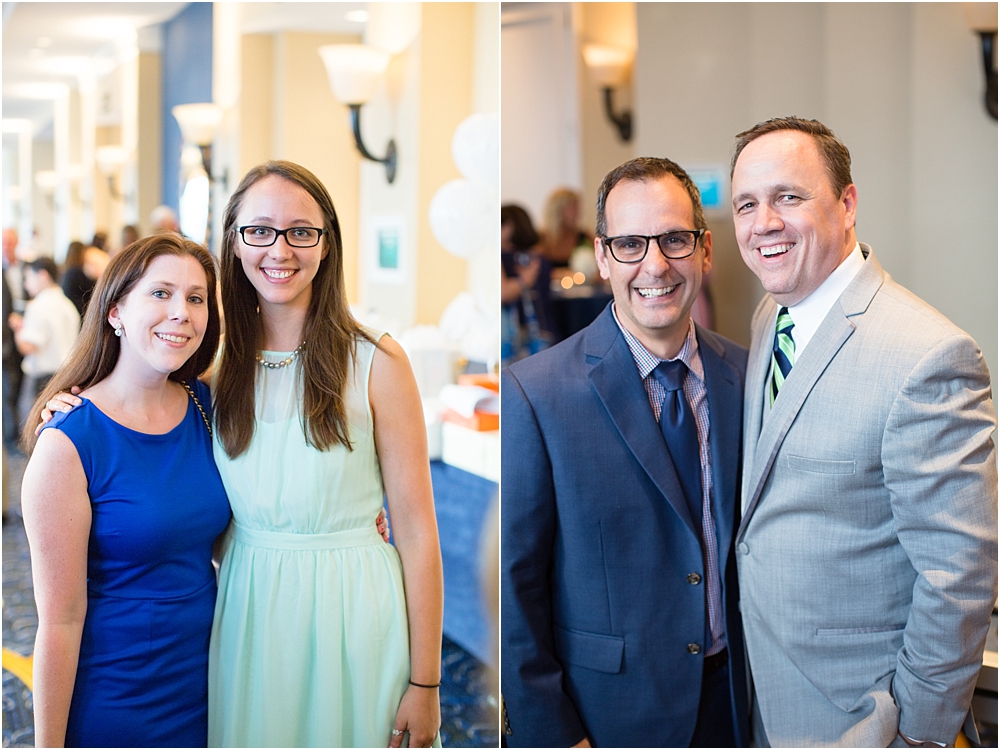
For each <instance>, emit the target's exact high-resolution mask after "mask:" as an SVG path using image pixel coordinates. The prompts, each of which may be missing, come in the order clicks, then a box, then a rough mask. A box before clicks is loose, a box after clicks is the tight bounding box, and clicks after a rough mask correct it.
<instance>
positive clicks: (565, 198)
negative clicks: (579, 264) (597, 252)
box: [542, 188, 594, 268]
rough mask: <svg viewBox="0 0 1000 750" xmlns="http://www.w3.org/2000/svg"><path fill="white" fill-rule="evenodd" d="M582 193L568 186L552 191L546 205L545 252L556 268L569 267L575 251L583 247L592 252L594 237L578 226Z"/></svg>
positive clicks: (543, 247)
mask: <svg viewBox="0 0 1000 750" xmlns="http://www.w3.org/2000/svg"><path fill="white" fill-rule="evenodd" d="M579 223H580V195H579V193H577V192H575V191H573V190H570V189H569V188H559V189H557V190H555V191H553V192H552V194H551V195H550V196H549V199H548V201H547V202H546V204H545V225H544V232H543V237H542V253H543V254H544V255H545V257H546V258H548V259H549V262H550V263H552V265H553V266H554V267H556V268H562V267H566V266H569V264H570V259H571V258H572V257H573V251H574V250H576V249H577V248H579V247H583V248H584V249H585V250H586V252H587V253H588V254H589V255H591V256H592V255H593V253H594V250H593V241H594V240H593V237H591V236H590V235H589V234H587V233H586V232H584V231H583V230H581V229H580V227H579Z"/></svg>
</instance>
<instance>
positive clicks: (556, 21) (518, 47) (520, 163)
mask: <svg viewBox="0 0 1000 750" xmlns="http://www.w3.org/2000/svg"><path fill="white" fill-rule="evenodd" d="M572 15H573V7H572V5H571V4H570V3H504V4H503V9H502V12H501V18H500V28H501V32H500V40H501V43H500V70H501V95H500V113H501V129H500V202H501V203H519V204H520V205H522V206H524V207H525V208H526V209H527V210H528V213H529V214H531V217H532V219H533V220H534V221H535V223H536V226H537V225H540V223H541V219H542V210H543V209H544V207H545V200H546V198H547V197H548V195H549V193H550V192H552V190H553V189H555V188H557V187H561V186H567V187H572V188H577V189H580V188H582V187H583V185H582V179H583V177H582V175H583V163H582V153H581V135H580V127H581V126H580V115H579V106H578V91H577V86H578V75H577V70H576V59H577V44H576V41H575V36H574V34H573V23H572ZM585 202H586V199H585Z"/></svg>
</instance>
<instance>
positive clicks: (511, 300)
mask: <svg viewBox="0 0 1000 750" xmlns="http://www.w3.org/2000/svg"><path fill="white" fill-rule="evenodd" d="M537 244H538V233H537V232H536V231H535V228H534V227H533V226H532V224H531V218H530V217H529V216H528V213H527V211H525V210H524V209H523V208H521V206H518V205H515V204H512V203H509V204H507V205H505V206H501V208H500V262H501V264H502V266H503V278H502V280H501V282H500V302H501V304H502V306H503V310H502V316H503V320H502V325H501V353H500V358H501V360H502V361H503V363H504V364H510V363H511V362H515V361H517V360H519V359H522V358H523V357H527V356H528V355H529V354H535V353H536V352H539V351H541V350H542V349H544V348H545V347H547V346H549V345H550V344H551V343H553V341H554V339H555V336H554V334H553V330H554V329H553V328H552V325H551V321H552V315H551V299H550V296H549V280H550V277H551V272H552V266H551V264H550V263H549V261H548V259H547V258H544V257H543V256H542V255H540V254H539V253H538V252H537V251H536V248H535V246H536V245H537Z"/></svg>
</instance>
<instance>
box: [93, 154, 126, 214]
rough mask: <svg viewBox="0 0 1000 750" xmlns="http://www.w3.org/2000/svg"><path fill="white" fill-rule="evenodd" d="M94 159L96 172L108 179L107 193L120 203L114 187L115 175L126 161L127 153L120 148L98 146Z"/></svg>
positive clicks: (119, 194) (116, 189) (116, 188)
mask: <svg viewBox="0 0 1000 750" xmlns="http://www.w3.org/2000/svg"><path fill="white" fill-rule="evenodd" d="M94 158H95V159H96V160H97V169H98V171H100V173H101V174H102V175H104V176H105V177H107V178H108V191H109V192H110V193H111V197H112V198H114V199H115V200H116V201H120V200H121V199H122V196H121V193H119V192H118V187H117V186H116V185H115V175H116V174H117V173H118V170H119V169H121V168H122V166H123V165H124V164H125V162H126V161H128V152H126V151H125V149H124V148H123V147H122V146H98V147H97V151H96V152H95V154H94Z"/></svg>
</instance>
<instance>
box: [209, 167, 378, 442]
mask: <svg viewBox="0 0 1000 750" xmlns="http://www.w3.org/2000/svg"><path fill="white" fill-rule="evenodd" d="M270 175H276V176H277V177H280V178H281V179H283V180H288V181H289V182H290V183H292V184H294V185H298V186H299V187H301V188H302V189H303V190H305V191H306V192H307V193H309V195H310V196H312V198H313V200H315V201H316V204H317V205H318V206H319V208H320V211H322V213H323V229H324V230H325V231H324V234H323V240H322V241H323V242H325V243H326V248H327V253H326V257H325V258H323V259H322V260H321V261H320V263H319V269H318V270H317V271H316V277H315V278H314V279H313V282H312V296H311V298H310V301H309V310H308V312H307V314H306V323H305V331H304V337H305V340H306V346H305V350H304V351H303V352H302V353H301V355H300V361H301V363H302V368H301V377H302V385H303V389H302V392H303V398H302V403H303V406H302V416H303V429H304V431H305V438H306V442H307V443H308V444H309V445H312V446H313V447H315V448H318V449H319V450H327V449H329V448H331V447H333V446H334V445H337V444H341V445H343V446H345V447H346V448H348V450H350V448H351V442H350V439H349V435H348V426H347V409H346V408H345V405H344V393H345V391H346V389H347V383H348V380H349V378H350V376H351V370H350V367H351V362H352V361H353V359H354V355H355V353H356V350H357V341H358V339H359V338H362V339H366V340H368V341H371V337H370V336H368V334H366V333H365V332H364V330H362V328H361V326H360V325H359V324H358V322H357V321H356V320H355V319H354V317H353V316H352V315H351V311H350V309H349V308H348V305H347V293H346V290H345V287H344V254H343V243H342V241H341V237H340V222H339V221H338V220H337V212H336V210H335V209H334V207H333V201H332V200H331V199H330V194H329V193H328V192H327V190H326V188H325V187H323V183H322V182H320V181H319V180H318V179H317V178H316V176H315V175H314V174H313V173H312V172H310V171H309V170H308V169H306V168H305V167H301V166H299V165H298V164H294V163H292V162H290V161H269V162H266V163H264V164H260V165H258V166H256V167H254V168H253V169H251V170H250V171H249V172H248V173H247V175H246V176H245V177H244V178H243V180H242V181H241V182H240V184H239V187H237V188H236V192H235V193H233V196H232V198H230V200H229V205H228V206H226V212H225V215H224V216H223V220H222V230H223V237H222V254H221V265H222V309H223V311H224V312H225V315H226V336H225V340H224V342H223V346H222V361H221V363H220V364H219V368H218V371H217V372H218V375H217V376H216V381H215V398H214V403H215V424H216V429H217V430H218V434H219V439H220V440H221V441H222V445H223V447H224V448H225V449H226V453H227V454H228V455H229V457H230V458H236V457H237V456H239V455H241V454H242V453H244V452H245V451H246V450H247V448H249V447H250V441H251V440H252V439H253V434H254V429H255V406H256V395H255V392H256V383H257V377H258V376H259V372H260V369H261V368H260V367H259V366H258V364H257V352H258V351H259V350H260V349H261V348H262V347H263V345H264V322H263V320H262V319H261V316H260V311H259V309H258V302H257V290H256V289H254V286H253V284H251V283H250V279H248V278H247V276H246V274H245V273H244V271H243V265H242V263H241V261H240V259H239V258H237V257H236V243H237V242H239V230H238V229H237V226H236V219H237V216H238V215H239V213H240V209H241V208H242V205H243V199H244V197H245V196H246V194H247V191H248V190H249V189H250V188H251V187H253V186H254V185H255V184H256V183H257V182H258V181H260V180H262V179H264V178H265V177H268V176H270Z"/></svg>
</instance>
